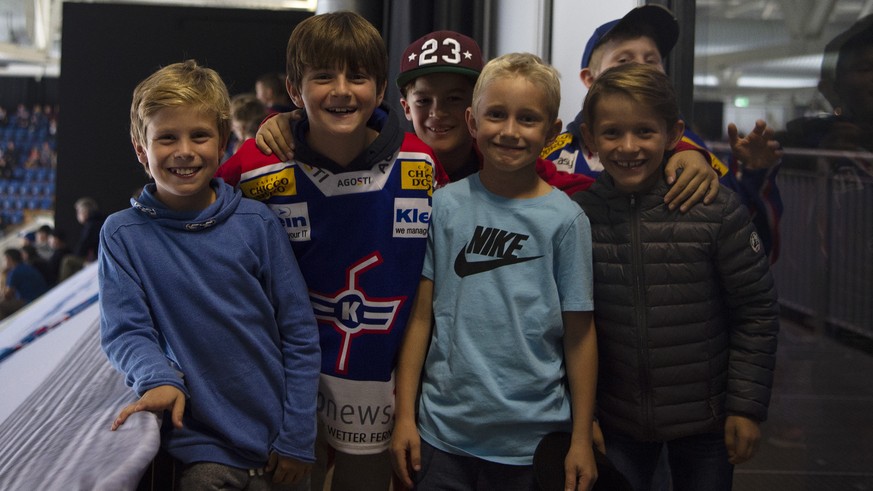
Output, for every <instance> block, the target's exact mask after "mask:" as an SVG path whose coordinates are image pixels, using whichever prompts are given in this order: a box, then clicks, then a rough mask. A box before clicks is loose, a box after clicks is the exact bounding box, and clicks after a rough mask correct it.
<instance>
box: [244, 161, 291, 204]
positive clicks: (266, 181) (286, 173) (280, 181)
mask: <svg viewBox="0 0 873 491" xmlns="http://www.w3.org/2000/svg"><path fill="white" fill-rule="evenodd" d="M239 188H240V190H242V192H243V195H244V196H246V197H248V198H252V199H256V200H258V201H266V200H268V199H270V198H271V197H273V196H294V195H296V194H297V178H296V176H295V174H294V168H293V167H285V168H284V169H281V170H279V171H278V172H274V173H271V174H265V175H262V176H258V177H257V178H255V179H252V180H249V181H244V182H241V183H240V184H239Z"/></svg>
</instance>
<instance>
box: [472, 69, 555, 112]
mask: <svg viewBox="0 0 873 491" xmlns="http://www.w3.org/2000/svg"><path fill="white" fill-rule="evenodd" d="M510 77H523V78H525V79H526V80H528V81H529V82H530V83H532V84H533V85H534V86H536V87H539V88H540V89H542V91H543V92H544V93H545V96H546V107H545V108H544V109H545V110H546V114H547V115H548V116H549V118H550V119H552V120H555V119H557V118H558V108H559V107H560V106H561V79H560V75H558V71H557V70H555V68H554V67H552V66H551V65H549V64H548V63H546V62H544V61H543V60H542V59H541V58H540V57H539V56H537V55H534V54H531V53H509V54H506V55H503V56H499V57H497V58H494V59H493V60H491V61H489V62H488V63H486V64H485V68H483V69H482V74H481V75H479V80H477V81H476V86H475V87H473V111H476V110H477V108H478V106H479V101H480V99H481V98H482V94H483V92H485V90H486V89H487V88H488V86H489V85H490V84H491V83H492V82H494V81H495V80H498V79H504V78H510Z"/></svg>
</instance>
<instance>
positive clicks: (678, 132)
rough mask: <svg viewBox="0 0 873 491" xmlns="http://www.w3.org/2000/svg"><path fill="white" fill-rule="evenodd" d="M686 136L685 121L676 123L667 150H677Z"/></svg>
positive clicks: (671, 131)
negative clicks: (677, 146)
mask: <svg viewBox="0 0 873 491" xmlns="http://www.w3.org/2000/svg"><path fill="white" fill-rule="evenodd" d="M583 124H584V123H583ZM684 134H685V121H682V120H681V119H680V120H679V121H676V124H674V125H673V128H672V129H671V130H670V141H669V142H668V144H667V150H673V149H674V148H676V145H678V144H679V141H680V140H682V136H683V135H684Z"/></svg>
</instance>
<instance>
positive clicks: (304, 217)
mask: <svg viewBox="0 0 873 491" xmlns="http://www.w3.org/2000/svg"><path fill="white" fill-rule="evenodd" d="M270 208H272V209H273V213H275V214H276V216H277V217H278V218H279V222H281V223H282V226H283V227H285V232H286V233H287V234H288V239H290V240H291V242H306V241H308V240H311V238H312V236H311V231H312V225H311V223H310V221H309V205H308V204H307V203H305V202H304V203H293V204H283V205H270Z"/></svg>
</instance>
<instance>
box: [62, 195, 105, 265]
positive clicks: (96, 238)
mask: <svg viewBox="0 0 873 491" xmlns="http://www.w3.org/2000/svg"><path fill="white" fill-rule="evenodd" d="M75 207H76V220H78V221H79V223H80V224H81V225H82V231H81V233H80V234H79V240H78V241H77V242H76V245H75V246H74V247H73V249H72V252H71V254H69V255H67V256H66V257H64V258H63V259H62V261H61V265H60V269H59V270H58V281H59V282H61V281H64V280H65V279H67V278H69V277H70V276H72V275H73V274H74V273H76V272H77V271H79V270H80V269H82V268H83V267H84V266H85V265H86V264H89V263H92V262H94V261H95V260H97V249H98V247H99V245H100V227H102V226H103V222H104V221H105V220H106V216H105V215H104V214H103V212H101V211H100V207H99V206H97V201H95V200H94V198H90V197H87V196H86V197H83V198H79V199H78V200H76V204H75Z"/></svg>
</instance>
